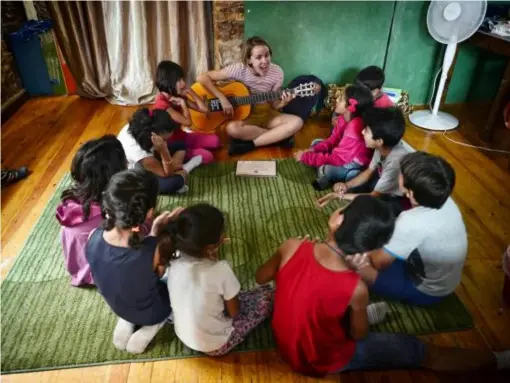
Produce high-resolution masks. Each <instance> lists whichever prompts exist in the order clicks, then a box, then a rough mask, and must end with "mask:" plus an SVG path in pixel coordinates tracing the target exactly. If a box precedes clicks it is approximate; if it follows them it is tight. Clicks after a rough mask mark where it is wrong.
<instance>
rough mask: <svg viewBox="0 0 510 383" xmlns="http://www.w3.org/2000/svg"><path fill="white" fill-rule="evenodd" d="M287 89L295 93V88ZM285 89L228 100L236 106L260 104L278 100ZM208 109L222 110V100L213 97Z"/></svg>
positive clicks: (229, 98) (213, 110)
mask: <svg viewBox="0 0 510 383" xmlns="http://www.w3.org/2000/svg"><path fill="white" fill-rule="evenodd" d="M285 91H287V92H289V93H294V90H292V89H290V90H289V89H285ZM283 92H284V90H277V91H275V92H263V93H256V94H250V95H248V96H233V97H228V100H229V101H230V103H231V104H232V106H233V107H234V108H235V107H237V106H241V105H251V104H260V103H263V102H268V101H274V100H278V99H279V98H281V97H282V94H283ZM208 109H209V110H210V111H211V112H217V111H220V110H222V108H221V103H220V100H219V99H217V98H212V99H210V100H209V101H208Z"/></svg>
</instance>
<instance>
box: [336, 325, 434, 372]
mask: <svg viewBox="0 0 510 383" xmlns="http://www.w3.org/2000/svg"><path fill="white" fill-rule="evenodd" d="M425 349H426V346H425V344H424V343H423V342H422V341H421V340H419V339H418V338H416V337H415V336H412V335H408V334H403V333H400V334H395V333H389V332H369V333H368V335H367V337H366V338H365V339H362V340H360V341H357V342H356V351H355V352H354V356H353V357H352V359H351V361H350V362H349V363H348V364H347V366H345V367H344V368H342V369H341V370H340V371H331V372H332V373H335V372H346V371H354V370H370V369H392V368H417V367H420V366H421V364H422V363H423V360H424V359H425Z"/></svg>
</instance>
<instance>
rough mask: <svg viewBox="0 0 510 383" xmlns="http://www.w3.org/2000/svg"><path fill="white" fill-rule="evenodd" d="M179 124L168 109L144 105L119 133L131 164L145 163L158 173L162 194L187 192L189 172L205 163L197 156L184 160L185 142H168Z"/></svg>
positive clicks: (132, 166) (153, 171)
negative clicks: (151, 108)
mask: <svg viewBox="0 0 510 383" xmlns="http://www.w3.org/2000/svg"><path fill="white" fill-rule="evenodd" d="M178 127H179V125H178V124H177V123H176V122H175V121H173V120H172V119H171V118H170V116H169V115H168V113H167V112H166V111H164V110H149V109H147V108H141V109H138V110H137V111H136V112H135V113H134V114H133V116H132V117H131V120H130V122H129V124H128V125H126V126H124V127H123V128H122V130H121V131H120V133H119V135H118V137H117V138H118V139H119V141H120V142H121V144H122V147H123V148H124V152H126V158H127V162H128V168H129V169H133V168H135V167H143V168H145V169H146V170H148V171H150V172H152V173H154V174H155V175H156V176H158V181H159V192H160V193H161V194H174V193H184V192H187V191H188V190H189V189H188V186H187V185H186V178H187V176H188V174H189V173H190V172H191V171H192V170H193V169H194V168H196V167H197V166H199V165H200V164H201V163H202V157H201V156H195V157H193V158H191V159H190V160H189V161H188V162H187V163H185V164H183V160H184V156H185V154H186V146H185V145H184V143H182V142H175V143H172V144H167V141H168V139H169V138H170V136H171V135H172V134H173V132H174V130H175V129H176V128H178Z"/></svg>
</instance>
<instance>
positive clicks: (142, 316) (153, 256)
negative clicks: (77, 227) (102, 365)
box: [86, 169, 180, 353]
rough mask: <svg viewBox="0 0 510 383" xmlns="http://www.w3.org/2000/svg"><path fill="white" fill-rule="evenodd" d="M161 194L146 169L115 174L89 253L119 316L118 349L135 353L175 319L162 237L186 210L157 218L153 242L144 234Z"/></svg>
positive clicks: (108, 300)
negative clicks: (159, 244) (162, 230)
mask: <svg viewBox="0 0 510 383" xmlns="http://www.w3.org/2000/svg"><path fill="white" fill-rule="evenodd" d="M157 195H158V179H157V177H156V176H155V175H154V174H152V173H150V172H148V171H146V170H144V169H137V170H125V171H122V172H120V173H117V174H115V175H114V176H113V177H112V178H111V180H110V182H109V184H108V187H107V189H106V191H105V193H104V195H103V201H102V209H103V214H105V216H106V219H105V222H104V224H103V228H100V229H97V230H95V231H94V232H92V233H91V235H90V237H89V240H88V243H87V248H86V256H87V260H88V262H89V264H90V269H91V272H92V276H93V278H94V281H95V282H96V285H97V288H98V290H99V292H100V293H101V295H102V296H103V297H104V299H105V300H106V303H108V305H109V306H110V308H111V309H112V311H113V312H114V313H115V314H116V315H117V316H118V317H119V320H118V322H117V325H116V327H115V331H114V334H113V344H114V346H115V347H116V348H117V349H119V350H123V351H128V352H131V353H142V352H144V351H145V348H146V347H147V345H148V344H149V343H150V341H151V340H152V339H153V338H154V337H155V335H156V334H157V332H158V331H159V329H160V328H161V327H162V326H163V325H164V324H165V322H166V320H167V318H168V317H169V316H170V299H169V297H168V289H167V286H166V284H165V283H164V282H162V281H161V280H160V278H161V276H162V275H163V273H164V271H165V267H164V266H163V265H161V263H162V262H161V261H160V258H159V253H158V252H157V251H156V249H157V239H156V235H157V234H158V232H159V230H160V228H161V226H162V225H164V224H167V223H168V221H169V220H170V219H172V217H173V216H175V215H177V214H178V213H179V212H180V209H176V210H174V212H172V213H169V212H165V213H163V214H161V215H160V216H159V217H157V218H156V219H155V220H154V224H153V226H152V230H151V233H150V234H149V236H148V237H146V238H142V237H141V235H140V233H139V232H140V226H141V225H143V223H144V222H145V221H146V219H150V218H152V215H153V212H154V208H155V206H156V199H157Z"/></svg>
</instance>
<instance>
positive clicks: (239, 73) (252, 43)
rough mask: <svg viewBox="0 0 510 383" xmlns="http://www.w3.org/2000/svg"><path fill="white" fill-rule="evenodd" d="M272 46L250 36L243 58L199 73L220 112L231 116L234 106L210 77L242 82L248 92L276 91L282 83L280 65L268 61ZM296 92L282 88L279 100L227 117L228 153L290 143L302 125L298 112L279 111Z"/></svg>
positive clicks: (199, 79) (245, 44) (217, 79)
mask: <svg viewBox="0 0 510 383" xmlns="http://www.w3.org/2000/svg"><path fill="white" fill-rule="evenodd" d="M271 55H272V51H271V47H270V46H269V44H268V43H267V42H266V41H265V40H264V39H262V38H260V37H257V36H254V37H250V38H249V39H248V40H247V41H246V42H245V43H244V47H243V55H242V58H243V62H242V63H238V64H233V65H230V66H227V67H226V68H223V69H220V70H212V71H209V72H206V73H202V74H201V75H200V76H198V82H200V83H201V84H202V85H203V86H204V87H205V88H206V89H207V90H208V91H209V92H211V93H212V94H214V95H215V96H216V97H217V98H218V99H219V100H220V102H221V106H222V109H223V112H224V113H225V115H226V116H229V117H230V118H232V116H233V112H234V109H233V107H232V104H231V103H230V101H229V100H228V99H227V97H226V96H225V95H224V94H223V93H221V92H220V91H219V90H218V88H216V86H214V84H213V81H222V80H236V81H240V82H242V83H244V84H245V85H246V86H247V87H248V89H249V90H250V92H252V93H261V92H269V91H278V90H279V89H280V88H281V86H282V84H283V71H282V69H281V68H280V67H279V66H278V65H276V64H273V63H272V62H271ZM293 98H295V95H291V94H290V93H287V92H283V94H282V97H281V99H280V100H276V101H274V102H272V103H265V104H257V105H255V106H254V108H253V112H252V114H251V115H250V117H248V119H246V120H244V121H240V120H238V121H236V120H234V121H230V122H229V123H228V124H227V133H228V135H229V136H230V137H232V138H233V140H232V142H231V145H230V147H229V151H228V153H229V155H237V154H244V153H247V152H249V151H251V150H254V149H255V148H257V147H261V146H266V145H270V144H274V143H277V142H280V141H283V142H281V143H282V144H283V145H292V136H294V134H295V133H296V132H298V131H299V130H300V129H301V127H302V126H303V121H302V120H301V118H299V117H297V116H293V115H290V114H284V113H279V112H278V110H280V109H282V108H283V107H284V106H286V105H287V104H288V103H289V102H290V101H292V99H293Z"/></svg>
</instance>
